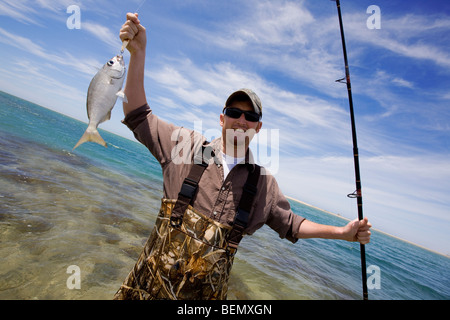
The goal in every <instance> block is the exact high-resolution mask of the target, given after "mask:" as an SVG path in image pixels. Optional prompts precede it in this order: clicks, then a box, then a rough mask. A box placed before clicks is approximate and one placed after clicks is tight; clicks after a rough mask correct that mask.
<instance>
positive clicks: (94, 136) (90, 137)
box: [72, 127, 107, 150]
mask: <svg viewBox="0 0 450 320" xmlns="http://www.w3.org/2000/svg"><path fill="white" fill-rule="evenodd" d="M87 141H92V142H96V143H98V144H101V145H102V146H104V147H107V145H106V142H105V140H103V138H102V137H101V136H100V133H99V132H98V131H97V129H90V128H89V127H88V128H87V129H86V131H85V132H84V134H83V136H82V137H81V139H80V140H79V141H78V142H77V144H76V145H75V147H73V149H72V150H75V148H77V147H79V146H80V145H81V144H83V143H85V142H87Z"/></svg>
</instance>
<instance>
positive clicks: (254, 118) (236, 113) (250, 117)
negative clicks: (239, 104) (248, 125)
mask: <svg viewBox="0 0 450 320" xmlns="http://www.w3.org/2000/svg"><path fill="white" fill-rule="evenodd" d="M223 113H224V114H225V115H227V116H229V117H230V118H233V119H239V118H240V117H241V115H242V114H244V115H245V120H247V121H251V122H258V121H259V119H260V118H261V116H260V115H259V114H257V113H256V112H253V111H242V110H241V109H235V108H226V109H225V110H224V112H223Z"/></svg>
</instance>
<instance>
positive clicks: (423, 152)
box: [0, 0, 450, 254]
mask: <svg viewBox="0 0 450 320" xmlns="http://www.w3.org/2000/svg"><path fill="white" fill-rule="evenodd" d="M141 2H142V1H141V0H136V1H126V2H125V1H103V0H100V1H98V0H96V1H93V0H90V1H75V0H68V1H51V0H39V1H25V0H23V1H18V0H6V1H2V2H0V50H1V52H2V54H1V57H2V63H1V64H0V73H1V74H2V76H1V77H0V90H2V91H6V92H9V93H11V94H14V95H17V96H19V97H22V98H24V99H27V100H30V101H33V102H35V103H38V104H40V105H42V106H45V107H47V108H50V109H53V110H56V111H58V112H60V113H63V114H66V115H69V116H71V117H74V118H76V119H79V120H82V121H85V122H87V117H86V109H85V104H86V92H87V88H88V86H89V82H90V80H91V79H92V77H93V75H94V74H95V73H96V72H97V70H98V68H100V67H101V66H102V65H103V64H104V63H105V62H106V61H107V60H109V59H110V58H111V57H112V56H114V55H116V54H117V53H118V52H119V50H120V46H121V43H120V40H119V38H118V32H119V29H120V27H121V25H122V24H123V23H124V19H125V14H126V12H128V11H134V10H136V8H138V6H139V5H140V4H141ZM74 4H75V5H78V6H79V7H80V10H81V28H80V29H68V28H67V25H66V21H67V19H68V18H69V17H70V16H71V13H67V12H66V10H67V7H68V6H70V5H74ZM341 5H342V11H343V20H344V27H345V35H346V41H347V50H348V58H349V64H350V73H351V79H352V88H353V98H354V106H355V115H356V125H357V132H358V144H359V151H360V162H361V178H362V186H363V201H364V214H365V216H367V217H369V219H370V220H371V222H372V224H373V225H374V227H375V228H377V229H380V230H382V231H385V232H387V233H390V234H393V235H395V236H398V237H401V238H404V239H407V240H409V241H412V242H414V243H417V244H420V245H423V246H425V247H428V248H431V249H433V250H437V251H440V252H442V253H445V254H450V232H449V231H450V196H449V195H450V161H449V159H450V158H449V155H450V139H449V138H450V108H449V104H450V90H449V89H450V76H449V75H450V50H449V49H450V32H449V31H450V3H449V2H445V1H434V0H433V1H418V0H413V1H407V2H406V1H400V0H396V1H387V0H379V1H377V0H371V1H365V0H361V1H349V0H343V1H342V3H341ZM370 5H377V6H378V7H379V8H380V9H381V15H380V18H381V28H380V29H369V28H368V27H367V24H366V22H367V19H368V18H369V17H370V16H371V14H368V13H367V12H366V10H367V8H368V7H369V6H370ZM139 14H140V19H141V22H142V24H143V25H144V26H145V27H146V28H147V30H148V49H147V63H146V77H145V88H146V92H147V97H148V101H149V103H150V105H151V107H152V109H153V110H154V112H155V113H156V114H158V115H159V116H161V117H162V118H164V119H167V120H170V121H173V122H174V123H176V124H179V125H183V126H186V127H191V128H193V127H194V126H195V123H196V122H195V121H203V122H202V127H201V128H202V130H203V133H205V132H206V131H208V130H213V129H218V127H219V123H218V120H219V113H220V112H221V110H222V107H223V104H224V101H225V100H226V98H227V97H228V95H229V94H230V93H231V92H233V91H235V90H237V89H239V88H241V87H249V88H252V89H253V90H254V91H255V92H256V93H257V94H258V95H259V96H260V98H261V100H262V104H263V113H264V116H263V128H265V129H268V132H276V133H277V134H278V137H279V143H278V145H276V144H274V143H271V144H270V145H271V147H272V149H271V151H270V154H278V155H279V158H278V160H277V165H276V166H275V167H272V169H273V171H274V175H275V176H276V178H277V180H278V182H279V184H280V186H281V188H282V190H283V191H284V193H285V194H286V195H288V196H291V197H294V198H297V199H299V200H302V201H304V202H307V203H310V204H312V205H314V206H317V207H320V208H323V209H325V210H328V211H331V212H335V213H339V214H341V215H342V216H344V217H347V218H352V219H353V218H354V217H356V216H357V212H356V203H355V201H354V200H349V199H348V198H347V197H346V194H348V193H351V192H353V190H354V189H355V187H354V171H353V157H352V142H351V128H350V118H349V112H348V100H347V91H346V87H345V85H344V84H339V83H336V82H335V80H336V79H339V78H342V77H343V76H344V62H343V56H342V48H341V39H340V34H339V24H338V18H337V11H336V5H335V3H334V2H331V1H328V0H320V1H319V0H316V1H278V0H275V1H274V0H271V1H260V0H246V1H236V0H231V1H206V0H203V1H201V0H183V1H181V0H180V1H178V0H169V1H152V0H147V1H146V2H145V3H144V5H143V6H142V7H141V8H140V9H139ZM125 60H126V62H128V60H129V55H128V54H125ZM122 118H123V114H122V110H121V105H120V103H118V104H117V105H116V107H115V109H114V110H113V116H112V119H111V120H110V121H108V122H106V123H104V124H102V125H101V128H103V129H106V130H109V131H112V132H115V133H118V134H121V135H123V136H125V137H130V138H131V134H130V133H129V132H128V129H127V128H126V127H125V126H123V125H122V124H121V123H120V120H121V119H122ZM197 123H198V122H197ZM80 135H81V134H80ZM255 148H256V149H257V150H258V148H259V147H258V146H257V147H255ZM272 159H273V158H272ZM262 164H266V163H262ZM368 250H369V249H368Z"/></svg>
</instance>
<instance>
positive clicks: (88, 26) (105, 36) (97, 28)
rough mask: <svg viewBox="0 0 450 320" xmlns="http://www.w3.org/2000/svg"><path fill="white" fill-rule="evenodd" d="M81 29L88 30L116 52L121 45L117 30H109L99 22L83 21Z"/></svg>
mask: <svg viewBox="0 0 450 320" xmlns="http://www.w3.org/2000/svg"><path fill="white" fill-rule="evenodd" d="M81 29H82V30H85V31H87V32H89V33H90V34H91V35H93V36H94V37H96V38H97V39H99V40H100V41H102V42H103V43H106V44H107V45H108V46H110V47H111V48H112V49H115V50H116V51H117V53H118V52H119V49H120V47H121V43H120V39H119V37H118V32H113V31H111V30H110V29H109V28H108V27H105V26H103V25H101V24H99V23H94V22H89V21H83V23H82V24H81Z"/></svg>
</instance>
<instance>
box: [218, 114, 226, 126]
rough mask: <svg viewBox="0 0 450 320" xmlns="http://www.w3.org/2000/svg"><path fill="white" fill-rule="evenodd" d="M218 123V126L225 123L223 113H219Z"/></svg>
mask: <svg viewBox="0 0 450 320" xmlns="http://www.w3.org/2000/svg"><path fill="white" fill-rule="evenodd" d="M219 123H220V126H221V127H223V124H224V123H225V115H224V114H223V113H222V114H221V115H220V122H219Z"/></svg>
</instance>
